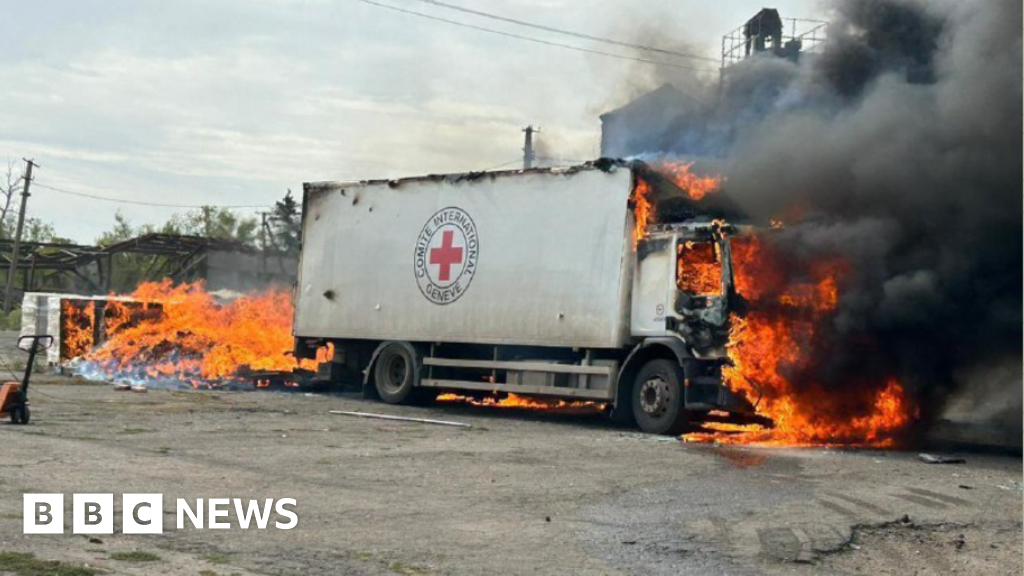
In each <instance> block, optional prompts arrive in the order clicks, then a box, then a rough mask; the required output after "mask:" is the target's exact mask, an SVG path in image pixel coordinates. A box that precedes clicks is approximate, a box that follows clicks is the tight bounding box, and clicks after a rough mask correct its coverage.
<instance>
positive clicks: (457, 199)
mask: <svg viewBox="0 0 1024 576" xmlns="http://www.w3.org/2000/svg"><path fill="white" fill-rule="evenodd" d="M632 185H633V182H632V174H631V171H630V170H629V169H628V168H626V167H613V168H612V169H611V170H607V171H605V170H600V169H597V168H594V167H579V168H574V169H571V170H565V171H561V172H559V171H527V172H518V171H514V172H496V173H486V174H469V175H459V176H440V177H422V178H409V179H403V180H398V181H370V182H351V183H318V184H309V185H307V187H306V196H305V203H306V205H305V208H304V216H303V217H304V223H303V239H302V247H303V249H302V258H301V263H300V268H299V282H298V290H297V295H296V314H295V333H296V335H301V336H303V337H325V338H327V337H344V338H362V339H369V340H392V339H393V340H407V341H422V342H438V343H442V342H465V343H488V344H517V345H537V346H568V347H593V348H618V347H621V346H622V345H623V344H624V342H625V341H626V340H627V339H628V338H629V289H630V283H631V277H630V274H631V270H632V267H631V266H630V262H631V261H632V259H633V251H634V244H633V239H632V230H633V215H632V213H631V211H630V209H629V207H628V201H629V196H630V192H631V189H632Z"/></svg>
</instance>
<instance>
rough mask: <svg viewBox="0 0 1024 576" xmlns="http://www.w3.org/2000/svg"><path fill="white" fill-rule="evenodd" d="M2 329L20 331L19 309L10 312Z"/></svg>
mask: <svg viewBox="0 0 1024 576" xmlns="http://www.w3.org/2000/svg"><path fill="white" fill-rule="evenodd" d="M4 328H5V329H7V330H21V309H20V308H18V309H15V310H11V311H10V313H8V314H7V319H6V321H5V323H4Z"/></svg>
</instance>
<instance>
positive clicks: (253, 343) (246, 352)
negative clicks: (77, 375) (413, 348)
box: [85, 280, 316, 386]
mask: <svg viewBox="0 0 1024 576" xmlns="http://www.w3.org/2000/svg"><path fill="white" fill-rule="evenodd" d="M131 300H132V302H118V301H116V300H112V301H110V302H108V304H107V312H106V314H105V316H106V317H107V333H108V339H107V340H106V342H105V343H104V345H103V346H102V347H100V348H99V349H96V350H93V351H92V352H90V353H88V354H86V356H85V359H86V360H88V361H91V362H92V363H94V364H95V365H97V366H99V367H100V370H101V372H102V373H103V374H104V375H106V376H108V377H126V378H130V379H138V380H177V381H180V382H185V383H189V384H192V385H193V386H200V385H217V384H218V383H222V382H228V381H233V380H239V379H241V378H242V377H244V376H245V374H247V373H250V372H253V371H292V370H295V369H296V368H306V369H315V368H316V361H311V360H304V361H302V362H298V361H296V360H295V359H294V358H293V357H292V356H290V355H289V351H290V350H291V348H292V334H291V322H292V312H293V308H292V301H291V297H290V295H289V294H288V293H287V292H286V291H284V290H280V289H270V290H266V291H263V292H260V293H257V294H247V295H244V296H241V297H239V298H237V299H235V300H232V301H230V302H227V303H220V302H218V301H217V300H216V299H215V298H214V297H213V296H212V295H211V294H210V293H209V292H207V291H206V290H205V289H204V288H203V286H202V284H184V285H180V286H174V285H172V283H171V282H170V280H165V281H163V282H153V283H145V284H142V285H140V286H139V287H138V289H136V290H135V292H133V293H132V294H131ZM111 327H113V329H111Z"/></svg>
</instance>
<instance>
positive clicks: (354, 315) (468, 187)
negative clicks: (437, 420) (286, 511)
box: [294, 161, 753, 433]
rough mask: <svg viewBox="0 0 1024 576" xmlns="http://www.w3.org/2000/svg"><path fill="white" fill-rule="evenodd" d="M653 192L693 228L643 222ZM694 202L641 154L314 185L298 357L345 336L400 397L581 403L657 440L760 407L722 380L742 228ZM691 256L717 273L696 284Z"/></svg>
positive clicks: (357, 371)
mask: <svg viewBox="0 0 1024 576" xmlns="http://www.w3.org/2000/svg"><path fill="white" fill-rule="evenodd" d="M651 195H655V196H657V197H659V198H666V197H675V198H678V199H684V203H687V204H688V205H689V208H690V209H689V210H688V211H684V212H688V214H687V215H688V218H686V219H684V220H680V221H678V222H671V223H662V224H660V225H657V226H645V224H646V222H645V220H646V218H647V217H648V215H649V214H650V207H649V206H648V205H649V204H650V203H651V202H653V198H652V197H651ZM688 198H689V196H688V194H687V193H686V192H685V191H683V190H680V189H679V188H677V187H676V186H675V185H674V184H673V181H672V180H670V179H667V178H665V177H663V176H661V175H660V174H659V173H658V172H656V171H655V170H653V169H652V168H651V167H650V166H648V165H646V164H644V163H642V162H629V163H627V162H614V161H598V162H595V163H587V164H585V165H582V166H577V167H573V168H569V169H564V170H554V169H545V170H527V171H509V172H494V173H471V174H463V175H451V176H430V177H422V178H408V179H403V180H396V181H384V180H380V181H365V182H350V183H316V184H307V185H306V187H305V196H304V210H303V215H304V217H303V250H302V258H301V263H300V278H299V285H298V290H297V295H296V311H295V325H294V331H295V337H296V346H295V352H296V356H297V357H300V358H312V357H313V356H314V354H315V351H316V350H317V349H318V348H320V347H321V346H323V345H324V344H326V343H332V344H334V345H335V350H336V354H335V359H334V362H335V364H336V365H337V366H338V367H339V369H340V370H339V371H340V372H343V373H345V374H347V375H348V376H349V377H353V378H360V379H361V381H362V382H363V384H364V386H365V389H366V390H367V391H369V392H371V393H375V394H377V395H378V396H379V397H380V398H381V399H382V400H384V401H385V402H390V403H402V402H411V401H414V400H417V399H421V398H423V397H425V396H431V395H436V393H437V392H438V391H439V390H469V391H477V392H480V391H486V392H494V393H514V394H532V395H539V396H547V397H555V398H567V399H585V400H593V401H599V402H604V403H608V404H609V405H611V406H612V407H613V416H614V417H616V418H617V419H619V420H623V421H634V420H635V421H636V422H637V423H638V424H639V425H640V427H641V428H642V429H644V430H646V431H649V432H657V433H679V432H681V431H682V430H683V429H684V427H685V426H686V424H687V422H688V420H689V419H690V417H691V416H694V415H698V414H700V413H707V412H709V411H712V410H727V411H730V412H737V413H748V412H751V411H752V410H753V407H752V405H751V404H750V403H749V402H748V401H747V400H746V399H745V398H744V397H743V396H740V395H737V394H735V393H733V392H731V391H730V390H729V389H727V388H726V387H725V386H723V384H722V378H721V369H722V366H723V364H724V363H725V359H726V349H725V344H726V341H727V338H728V324H729V310H730V306H731V303H732V300H733V299H734V295H735V294H734V290H733V280H732V268H731V262H730V241H731V240H730V236H731V234H732V232H733V231H734V228H733V227H731V226H729V225H727V224H725V223H723V222H721V221H717V220H712V219H711V218H710V216H711V215H719V216H720V215H723V214H722V213H723V212H724V211H726V210H727V207H725V206H724V203H722V202H717V203H716V202H708V207H707V208H706V209H702V210H701V212H702V213H703V214H704V216H699V215H698V214H697V212H698V210H697V206H696V203H694V202H692V201H688V200H687V199H688ZM645 206H648V207H646V208H645ZM631 207H632V208H633V209H630V208H631ZM690 252H694V253H699V254H701V257H702V258H704V262H703V267H702V268H701V269H700V270H699V273H700V274H702V275H706V276H708V277H710V278H713V279H714V280H711V281H708V280H707V279H702V280H699V281H697V280H693V279H691V278H690V277H689V276H687V274H689V273H690V271H689V270H688V269H687V268H686V267H685V266H682V267H681V266H680V265H679V264H678V258H677V256H678V255H679V254H683V253H687V254H688V253H690ZM680 273H683V274H684V276H683V277H682V278H681V277H680ZM691 286H694V287H696V288H698V289H691Z"/></svg>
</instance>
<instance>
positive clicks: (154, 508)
mask: <svg viewBox="0 0 1024 576" xmlns="http://www.w3.org/2000/svg"><path fill="white" fill-rule="evenodd" d="M24 496H25V501H24V533H25V534H63V533H64V495H63V494H25V495H24ZM71 501H72V504H71V530H72V532H73V533H74V534H113V533H114V495H113V494H73V495H72V499H71ZM204 504H205V506H204ZM295 505H296V502H295V499H294V498H281V499H278V500H277V501H275V500H274V499H273V498H266V499H264V500H263V501H262V503H261V501H259V500H246V501H243V500H241V499H239V498H208V499H207V500H206V501H205V502H204V501H203V499H202V498H197V499H196V501H195V504H194V505H192V504H190V503H189V501H188V500H185V499H184V498H178V499H177V501H176V502H175V516H176V519H177V523H176V524H177V528H178V530H181V529H183V528H185V523H186V522H188V523H189V524H191V525H192V526H193V527H194V528H198V529H200V530H202V529H204V528H205V529H210V530H218V529H219V530H226V529H229V528H231V527H232V525H231V520H230V518H231V515H232V512H234V515H235V518H236V519H237V521H238V526H239V527H240V528H242V529H243V530H247V529H249V528H250V527H251V526H254V527H255V528H257V529H260V530H266V529H267V527H268V526H273V527H274V528H277V529H279V530H291V529H292V528H295V526H297V525H298V523H299V517H298V515H297V514H296V513H295ZM204 512H205V514H204ZM272 513H276V515H277V518H276V519H275V520H274V522H273V523H271V522H270V520H271V516H272V515H273V514H272ZM121 532H122V533H124V534H163V532H164V495H163V494H122V495H121Z"/></svg>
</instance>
